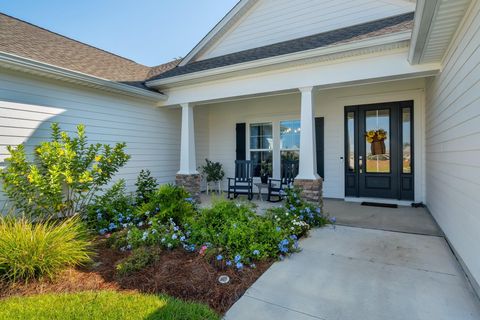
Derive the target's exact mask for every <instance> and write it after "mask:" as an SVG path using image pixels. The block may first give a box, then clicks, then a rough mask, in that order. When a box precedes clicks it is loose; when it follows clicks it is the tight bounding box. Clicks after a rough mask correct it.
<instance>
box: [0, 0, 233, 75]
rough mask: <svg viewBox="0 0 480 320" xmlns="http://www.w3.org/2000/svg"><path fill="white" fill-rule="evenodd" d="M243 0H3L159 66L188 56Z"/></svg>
mask: <svg viewBox="0 0 480 320" xmlns="http://www.w3.org/2000/svg"><path fill="white" fill-rule="evenodd" d="M237 2H238V0H137V1H127V0H80V1H73V0H0V12H3V13H5V14H8V15H10V16H13V17H16V18H19V19H22V20H25V21H27V22H30V23H32V24H35V25H38V26H40V27H42V28H45V29H48V30H51V31H54V32H57V33H60V34H62V35H65V36H68V37H70V38H73V39H75V40H78V41H81V42H84V43H87V44H89V45H92V46H95V47H98V48H101V49H104V50H107V51H110V52H112V53H115V54H118V55H120V56H122V57H125V58H129V59H132V60H134V61H136V62H138V63H141V64H144V65H147V66H154V65H159V64H162V63H165V62H168V61H170V60H173V59H175V58H178V57H184V56H185V55H187V54H188V52H189V51H190V50H191V49H192V48H193V47H194V46H195V45H196V44H197V43H198V42H199V41H200V40H201V39H202V38H203V37H204V36H205V35H206V34H207V33H208V32H209V31H210V30H211V29H212V28H213V27H214V26H215V25H216V24H217V23H218V22H219V21H220V19H222V18H223V17H224V16H225V15H226V14H227V12H228V11H229V10H230V9H231V8H233V7H234V5H235V4H236V3H237ZM0 27H1V26H0Z"/></svg>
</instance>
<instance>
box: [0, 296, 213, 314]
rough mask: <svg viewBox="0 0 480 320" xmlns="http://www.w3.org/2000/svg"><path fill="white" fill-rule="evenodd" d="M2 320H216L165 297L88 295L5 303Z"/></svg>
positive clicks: (196, 306) (14, 299)
mask: <svg viewBox="0 0 480 320" xmlns="http://www.w3.org/2000/svg"><path fill="white" fill-rule="evenodd" d="M0 319H9V320H33V319H35V320H51V319H76V320H130V319H150V320H179V319H182V320H206V319H208V320H215V319H220V317H219V316H218V315H217V314H216V313H215V312H214V311H212V310H211V309H210V308H208V307H207V306H205V305H202V304H199V303H192V302H184V301H181V300H178V299H173V298H171V297H168V296H165V295H145V294H139V293H132V292H129V293H127V292H115V291H98V292H93V291H88V292H80V293H65V294H43V295H35V296H30V297H12V298H8V299H5V300H3V301H2V308H0Z"/></svg>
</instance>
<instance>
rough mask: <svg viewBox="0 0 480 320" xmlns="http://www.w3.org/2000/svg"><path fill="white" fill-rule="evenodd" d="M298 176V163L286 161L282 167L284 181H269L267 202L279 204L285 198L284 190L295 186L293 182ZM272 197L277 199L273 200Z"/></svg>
mask: <svg viewBox="0 0 480 320" xmlns="http://www.w3.org/2000/svg"><path fill="white" fill-rule="evenodd" d="M297 175H298V161H296V160H284V161H283V166H282V179H268V196H267V201H270V202H279V201H282V199H283V197H284V190H285V188H287V187H290V186H291V185H292V184H293V180H294V179H295V177H296V176H297ZM272 197H275V198H276V199H275V200H273V199H272Z"/></svg>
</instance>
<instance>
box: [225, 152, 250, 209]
mask: <svg viewBox="0 0 480 320" xmlns="http://www.w3.org/2000/svg"><path fill="white" fill-rule="evenodd" d="M227 179H228V199H231V198H230V194H232V193H233V198H236V197H237V196H238V195H239V194H245V195H247V196H248V200H252V198H253V166H252V161H250V160H235V178H227Z"/></svg>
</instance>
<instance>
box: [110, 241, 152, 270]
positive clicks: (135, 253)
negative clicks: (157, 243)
mask: <svg viewBox="0 0 480 320" xmlns="http://www.w3.org/2000/svg"><path fill="white" fill-rule="evenodd" d="M160 252H161V250H160V249H159V248H158V247H140V248H137V249H134V250H132V253H131V254H130V255H129V256H128V257H126V258H125V259H123V260H122V261H120V262H119V263H117V265H116V267H115V269H116V271H117V274H119V275H121V276H122V275H128V274H131V273H133V272H136V271H140V270H142V269H143V268H145V267H147V266H149V265H151V264H152V263H154V262H155V261H157V260H158V258H159V256H160Z"/></svg>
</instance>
